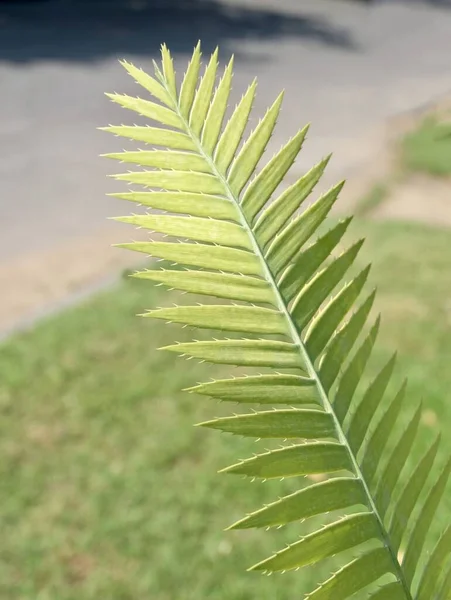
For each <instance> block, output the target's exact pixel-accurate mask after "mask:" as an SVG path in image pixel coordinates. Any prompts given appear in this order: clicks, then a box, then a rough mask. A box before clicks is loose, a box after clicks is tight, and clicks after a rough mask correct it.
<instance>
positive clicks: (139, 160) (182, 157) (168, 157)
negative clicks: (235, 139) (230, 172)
mask: <svg viewBox="0 0 451 600" xmlns="http://www.w3.org/2000/svg"><path fill="white" fill-rule="evenodd" d="M105 156H107V157H108V158H115V159H116V160H120V161H122V162H125V163H134V164H138V165H141V166H143V167H155V168H158V169H170V168H173V169H177V170H180V171H196V172H200V173H211V167H210V165H209V164H208V162H207V161H206V160H205V159H204V158H203V157H202V156H199V155H198V154H194V153H193V152H173V151H165V150H138V152H114V153H112V154H106V155H105Z"/></svg>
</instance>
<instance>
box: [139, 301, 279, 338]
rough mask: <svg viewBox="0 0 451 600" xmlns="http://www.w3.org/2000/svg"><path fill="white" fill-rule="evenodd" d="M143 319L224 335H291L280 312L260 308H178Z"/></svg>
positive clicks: (152, 312)
mask: <svg viewBox="0 0 451 600" xmlns="http://www.w3.org/2000/svg"><path fill="white" fill-rule="evenodd" d="M143 316H145V317H153V318H154V319H164V320H165V321H170V322H174V323H185V324H186V325H191V326H192V327H206V328H208V329H220V330H222V331H237V332H240V331H241V332H244V333H258V334H260V335H265V334H273V335H276V334H280V335H283V334H285V333H287V331H286V323H285V320H284V318H283V316H282V314H281V313H280V312H278V311H277V310H273V309H271V308H261V307H258V306H242V305H239V306H227V305H226V306H220V305H214V306H176V307H174V308H160V309H157V310H151V311H149V312H148V313H145V314H144V315H143Z"/></svg>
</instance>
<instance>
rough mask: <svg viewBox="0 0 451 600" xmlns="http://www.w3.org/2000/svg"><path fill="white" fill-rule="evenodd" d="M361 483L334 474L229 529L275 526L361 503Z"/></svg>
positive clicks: (363, 494)
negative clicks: (331, 477) (330, 477)
mask: <svg viewBox="0 0 451 600" xmlns="http://www.w3.org/2000/svg"><path fill="white" fill-rule="evenodd" d="M366 500H367V499H366V496H365V492H364V490H363V486H362V484H361V482H360V481H359V480H358V479H355V478H353V477H335V478H333V479H329V480H327V481H322V482H321V483H316V484H315V485H311V486H309V487H306V488H304V489H302V490H299V491H297V492H294V493H293V494H290V495H289V496H285V497H284V498H281V499H280V500H278V501H277V502H273V503H272V504H269V505H268V506H265V507H264V508H261V509H260V510H257V511H255V512H254V513H251V514H250V515H248V516H247V517H245V518H244V519H241V520H240V521H237V522H236V523H234V524H233V525H231V526H230V527H229V529H248V528H251V527H274V526H277V525H286V524H287V523H291V522H292V521H298V520H300V519H308V518H309V517H315V516H316V515H321V514H327V513H328V512H331V511H334V510H340V509H345V508H350V507H353V506H362V505H363V506H364V505H365V504H366Z"/></svg>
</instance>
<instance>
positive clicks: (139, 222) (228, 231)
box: [115, 214, 251, 250]
mask: <svg viewBox="0 0 451 600" xmlns="http://www.w3.org/2000/svg"><path fill="white" fill-rule="evenodd" d="M115 220H116V221H121V222H122V223H132V224H133V225H136V226H137V227H144V229H151V230H152V231H159V232H160V233H165V234H166V235H172V236H176V237H181V238H189V239H192V240H199V241H201V242H209V243H211V244H219V245H222V246H235V247H238V248H244V249H247V250H250V249H251V245H250V242H249V238H248V236H247V234H246V232H245V230H244V229H243V228H242V227H241V226H240V225H236V224H235V223H229V222H228V221H219V220H217V219H201V218H199V217H176V216H172V215H150V214H149V215H133V216H131V217H115Z"/></svg>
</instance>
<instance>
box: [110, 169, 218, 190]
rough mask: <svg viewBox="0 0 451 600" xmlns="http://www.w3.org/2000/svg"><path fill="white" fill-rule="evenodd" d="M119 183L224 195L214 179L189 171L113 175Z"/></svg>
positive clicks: (139, 172)
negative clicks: (126, 182) (124, 182)
mask: <svg viewBox="0 0 451 600" xmlns="http://www.w3.org/2000/svg"><path fill="white" fill-rule="evenodd" d="M115 178H116V179H119V180H120V181H128V182H129V183H137V184H139V185H144V186H146V187H154V188H161V189H166V190H176V191H184V192H194V193H199V194H219V195H223V194H224V185H223V183H222V182H221V181H220V180H218V179H217V178H216V177H213V176H212V175H208V174H206V173H193V172H191V171H169V170H161V171H137V172H134V173H121V174H120V175H115Z"/></svg>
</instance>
